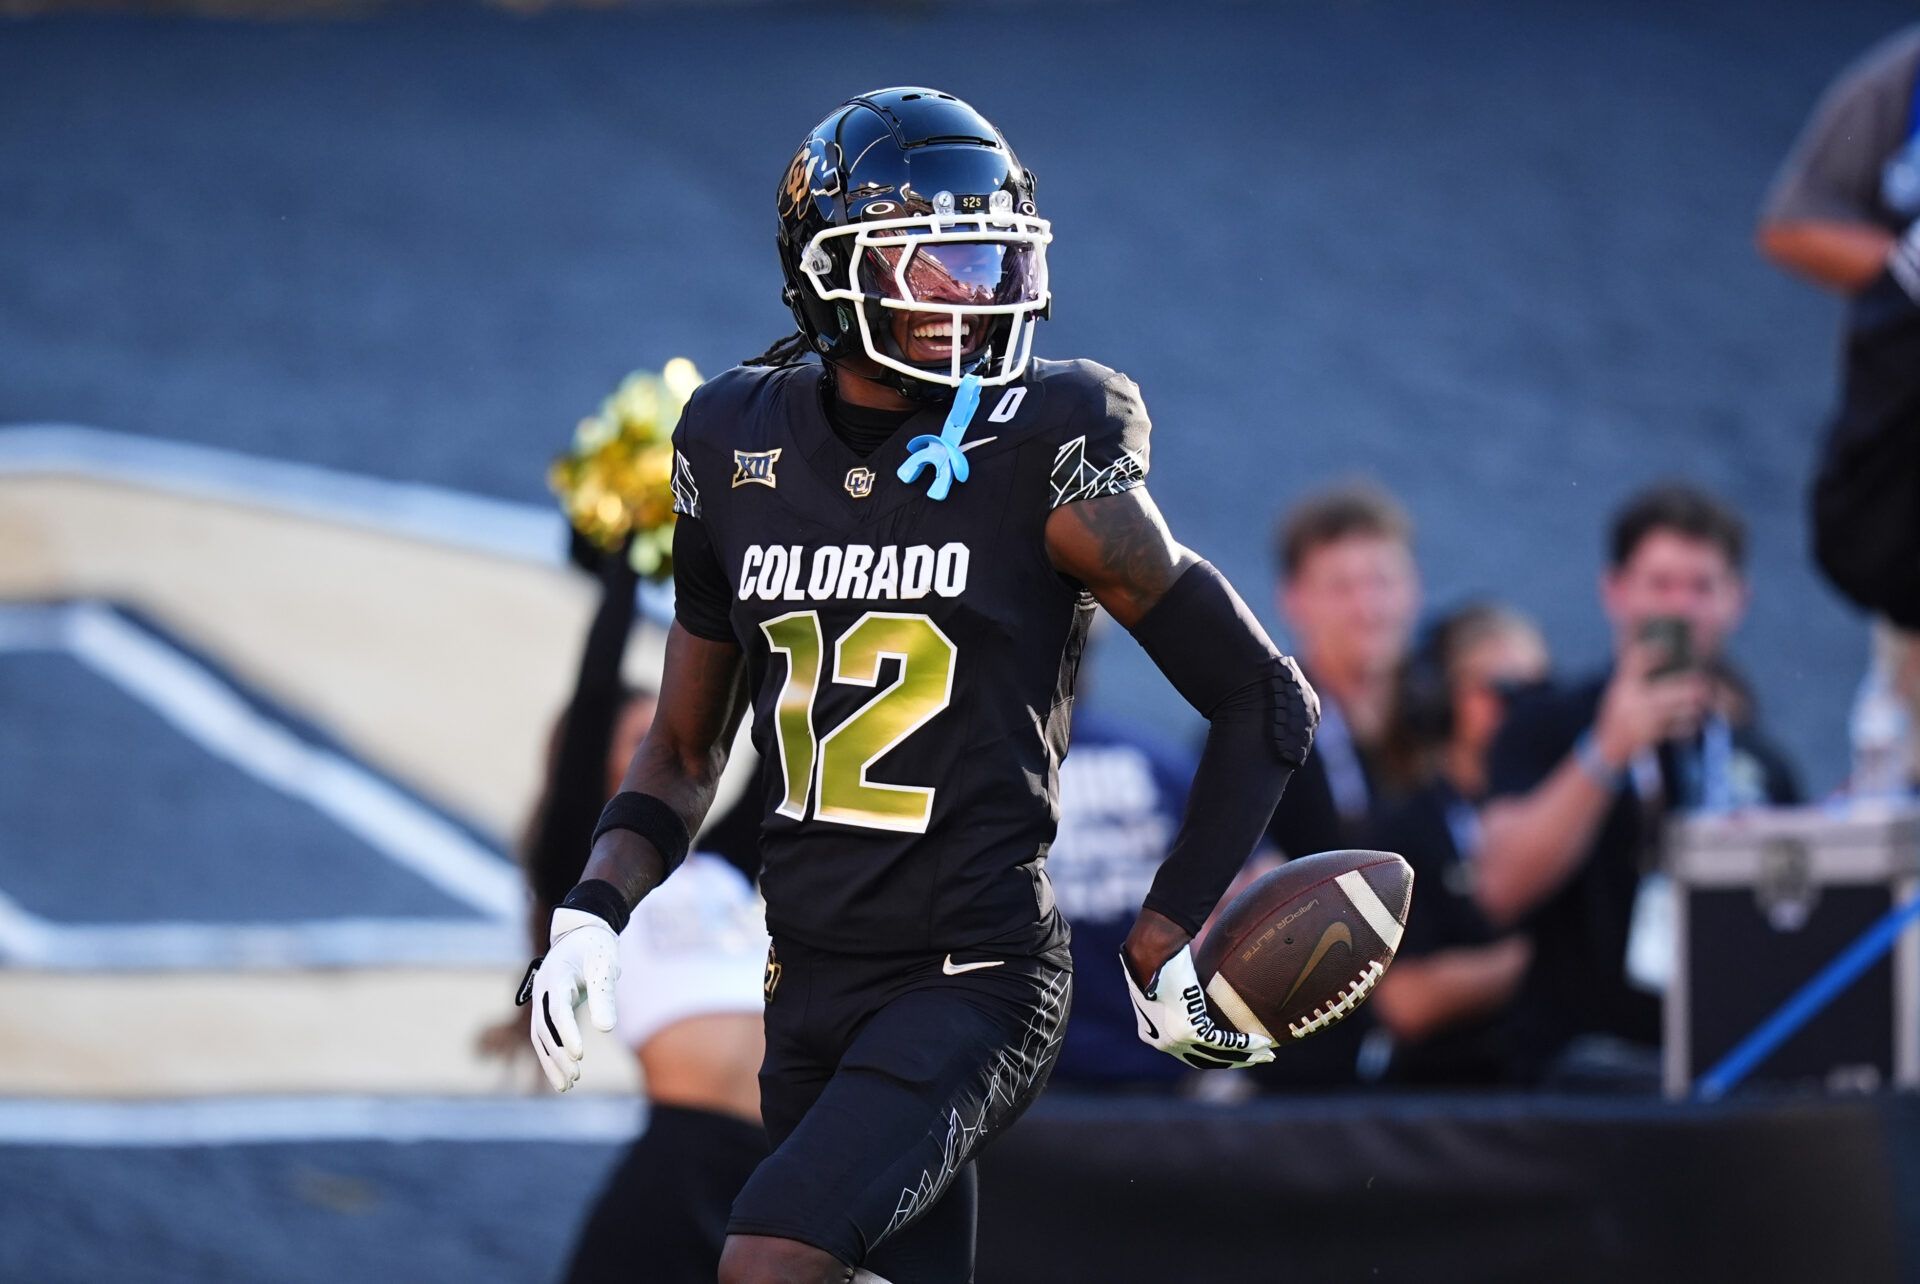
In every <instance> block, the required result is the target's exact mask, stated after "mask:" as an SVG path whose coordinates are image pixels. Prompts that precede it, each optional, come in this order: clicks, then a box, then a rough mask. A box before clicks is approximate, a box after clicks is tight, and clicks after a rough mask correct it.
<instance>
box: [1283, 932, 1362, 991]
mask: <svg viewBox="0 0 1920 1284" xmlns="http://www.w3.org/2000/svg"><path fill="white" fill-rule="evenodd" d="M1336 945H1344V946H1346V947H1347V948H1348V949H1352V948H1353V932H1352V931H1351V930H1350V929H1349V928H1348V927H1347V925H1346V924H1345V923H1329V924H1327V930H1326V931H1324V932H1322V933H1320V943H1319V944H1318V945H1315V946H1314V947H1313V953H1311V954H1309V955H1307V965H1306V966H1305V967H1303V968H1301V969H1300V977H1299V979H1298V980H1296V981H1295V982H1294V983H1293V989H1292V990H1288V991H1287V997H1286V998H1284V999H1282V1000H1280V1002H1281V1004H1282V1005H1285V1004H1287V1003H1290V1002H1292V1000H1293V996H1294V992H1295V991H1297V990H1298V989H1299V988H1300V987H1301V986H1302V985H1305V984H1306V981H1307V978H1308V977H1310V976H1312V975H1313V969H1314V968H1316V967H1319V966H1320V960H1321V959H1323V958H1325V957H1327V951H1328V950H1330V949H1332V948H1333V947H1334V946H1336Z"/></svg>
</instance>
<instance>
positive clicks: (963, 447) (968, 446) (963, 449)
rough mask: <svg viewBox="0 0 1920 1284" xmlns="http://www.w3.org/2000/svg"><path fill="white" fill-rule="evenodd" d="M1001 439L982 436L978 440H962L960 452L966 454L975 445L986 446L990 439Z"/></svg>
mask: <svg viewBox="0 0 1920 1284" xmlns="http://www.w3.org/2000/svg"><path fill="white" fill-rule="evenodd" d="M999 440H1000V439H999V438H998V437H982V438H980V440H978V441H968V442H962V443H961V444H960V453H961V454H963V455H964V454H966V453H967V452H968V451H969V450H972V449H973V448H974V447H975V446H984V445H986V444H987V443H988V442H990V441H999Z"/></svg>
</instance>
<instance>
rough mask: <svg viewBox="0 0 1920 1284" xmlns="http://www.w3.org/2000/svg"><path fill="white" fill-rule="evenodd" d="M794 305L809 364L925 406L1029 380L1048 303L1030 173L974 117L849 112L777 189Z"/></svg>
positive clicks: (1047, 234)
mask: <svg viewBox="0 0 1920 1284" xmlns="http://www.w3.org/2000/svg"><path fill="white" fill-rule="evenodd" d="M779 214H780V235H779V248H780V257H781V265H782V267H783V268H784V269H785V273H786V280H787V285H786V291H785V296H784V297H785V299H786V301H787V303H788V305H789V306H790V307H791V308H792V310H793V314H794V318H795V320H796V321H797V322H798V323H799V325H800V329H801V331H802V333H803V334H805V335H806V337H807V339H808V341H809V343H810V344H811V346H812V348H813V350H814V351H815V352H817V353H819V354H820V355H821V356H822V357H823V358H824V359H825V360H827V361H829V362H833V363H847V364H849V365H850V366H851V367H852V369H853V371H854V372H856V373H859V374H861V375H863V376H866V377H869V378H876V379H878V380H879V381H880V382H883V383H885V384H886V385H887V386H889V387H892V388H894V389H896V390H897V391H899V392H901V393H903V394H904V395H906V396H908V397H911V398H913V399H916V400H936V399H940V398H944V397H946V396H948V395H950V393H951V391H952V390H953V389H954V388H956V387H958V386H959V384H960V382H961V381H962V380H963V379H964V378H966V377H967V376H969V375H973V376H976V377H978V378H979V380H980V382H981V383H983V384H988V385H993V384H1005V383H1011V382H1013V381H1014V380H1016V379H1018V378H1020V376H1021V375H1022V374H1023V373H1024V372H1025V370H1026V367H1027V363H1028V361H1029V360H1030V359H1031V356H1032V351H1033V326H1034V323H1035V322H1036V321H1038V320H1040V319H1042V318H1043V317H1045V316H1046V315H1047V310H1048V307H1049V305H1050V303H1051V297H1052V296H1051V294H1050V292H1049V288H1048V282H1047V263H1046V247H1047V245H1048V243H1049V242H1050V241H1051V240H1052V239H1053V237H1052V232H1051V231H1050V229H1049V226H1048V224H1047V221H1046V220H1045V219H1043V218H1041V217H1039V214H1038V211H1037V210H1036V208H1035V206H1034V203H1033V175H1032V174H1031V173H1029V172H1028V171H1027V170H1026V169H1025V168H1023V167H1022V166H1021V164H1020V162H1019V160H1018V159H1016V158H1015V156H1014V155H1013V151H1012V149H1011V148H1009V147H1008V146H1007V143H1006V140H1005V139H1004V138H1002V137H1001V136H1000V134H999V131H997V130H995V129H994V127H993V126H992V125H991V124H990V123H988V122H987V121H986V119H985V118H984V117H982V116H980V114H979V113H978V112H976V111H974V110H973V109H972V108H971V107H968V106H967V105H966V104H965V103H962V102H960V101H959V100H957V99H955V98H953V97H951V96H950V95H947V94H942V93H939V92H938V91H935V90H930V89H886V90H879V91H876V92H874V93H871V94H863V95H861V96H860V97H857V98H854V99H850V100H849V101H848V102H847V103H846V104H844V105H843V106H842V107H840V108H839V109H838V110H836V111H835V112H834V113H833V114H832V115H830V116H828V117H827V119H826V120H824V121H822V122H821V123H820V124H819V125H818V126H817V127H815V129H814V130H813V132H812V133H811V134H810V135H809V136H808V137H807V139H806V141H805V142H803V143H802V144H801V146H800V150H799V151H798V152H797V153H796V154H795V156H794V158H793V161H792V163H791V164H790V165H789V166H788V169H787V172H786V176H785V177H784V179H783V180H782V182H781V186H780V200H779Z"/></svg>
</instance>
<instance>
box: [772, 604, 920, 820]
mask: <svg viewBox="0 0 1920 1284" xmlns="http://www.w3.org/2000/svg"><path fill="white" fill-rule="evenodd" d="M760 631H761V632H762V633H764V634H765V635H766V638H767V645H768V646H769V647H770V648H772V649H773V650H775V651H778V652H779V653H780V654H781V655H783V656H785V657H786V661H787V682H786V685H785V686H784V687H782V688H781V690H780V702H779V706H778V710H777V713H776V716H775V718H774V737H775V739H776V740H777V741H778V742H779V746H780V770H781V773H782V774H783V776H784V777H785V784H786V789H785V796H784V797H783V798H782V800H781V802H780V806H779V807H778V808H777V810H778V811H779V813H780V814H781V815H782V816H791V817H793V818H794V819H795V820H804V819H806V816H807V804H808V802H809V801H811V802H812V803H813V816H814V819H816V820H827V821H833V822H835V823H836V824H841V825H859V826H862V827H864V828H867V829H893V830H901V831H904V832H906V833H910V834H924V833H926V832H927V821H928V819H929V818H930V817H931V816H932V815H933V789H932V788H931V787H928V786H922V785H889V784H883V783H880V782H877V781H870V780H868V779H867V771H868V769H869V768H870V767H872V766H873V764H874V763H875V762H876V761H878V760H879V759H880V758H881V757H882V756H884V755H885V754H886V753H887V752H888V751H889V750H891V749H893V748H894V747H895V746H896V745H898V744H900V743H901V742H902V741H904V740H905V739H906V738H907V737H908V736H910V735H912V734H913V733H914V732H915V731H918V730H919V729H920V728H921V727H923V726H925V725H926V724H927V722H928V721H930V720H931V719H932V718H933V717H934V715H936V714H938V713H939V712H940V711H941V710H942V709H944V708H946V707H947V703H948V701H950V700H951V699H952V698H953V662H954V656H955V655H956V650H955V648H954V645H953V642H952V641H951V640H950V639H949V638H948V637H947V635H946V634H945V633H942V632H941V631H940V627H939V626H938V625H936V624H935V623H934V622H933V621H932V620H930V619H928V618H927V617H926V616H924V615H903V614H896V613H894V612H890V611H869V612H867V613H866V614H865V615H863V616H861V617H860V618H859V619H858V620H857V621H855V622H854V625H853V627H852V628H850V629H848V630H847V631H846V632H845V633H842V634H841V635H840V637H839V639H838V640H836V641H835V642H834V644H833V677H832V681H834V682H844V683H847V684H849V685H852V686H863V687H875V686H879V684H880V665H881V661H882V660H885V659H889V658H891V659H894V660H897V661H898V662H899V664H898V668H897V672H896V674H895V677H894V680H893V682H892V683H891V684H890V685H889V686H887V687H886V688H885V689H884V690H881V691H879V692H877V693H875V695H874V696H873V698H872V699H870V700H868V701H867V702H866V703H865V704H863V705H861V706H860V707H859V708H858V709H856V710H854V711H853V713H852V714H851V715H850V716H849V717H848V718H847V719H846V721H844V722H842V723H841V724H840V725H839V726H837V727H835V728H834V729H833V730H831V731H829V732H827V733H826V734H825V735H821V734H819V733H818V732H817V731H816V730H815V728H814V725H813V701H814V696H815V695H817V694H818V693H819V690H820V678H821V672H820V670H821V664H822V661H823V660H824V658H825V654H824V653H825V650H826V647H825V643H824V640H823V635H822V633H821V631H820V613H819V612H817V611H790V612H788V613H787V614H785V615H780V616H776V617H774V618H773V619H771V620H768V621H766V622H765V623H763V624H762V625H761V626H760Z"/></svg>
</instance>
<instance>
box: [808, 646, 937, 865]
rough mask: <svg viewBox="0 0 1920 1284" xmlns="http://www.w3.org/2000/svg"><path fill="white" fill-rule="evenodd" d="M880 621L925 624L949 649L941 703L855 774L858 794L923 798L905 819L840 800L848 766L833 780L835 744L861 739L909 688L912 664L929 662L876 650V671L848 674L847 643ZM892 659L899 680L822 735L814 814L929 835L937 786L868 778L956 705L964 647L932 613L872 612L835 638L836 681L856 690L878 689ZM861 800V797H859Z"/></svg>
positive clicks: (905, 653) (870, 756) (816, 762)
mask: <svg viewBox="0 0 1920 1284" xmlns="http://www.w3.org/2000/svg"><path fill="white" fill-rule="evenodd" d="M874 620H899V621H902V622H903V623H909V624H920V625H924V626H925V627H926V629H927V630H928V631H929V632H930V633H931V634H932V635H933V637H934V638H935V639H936V640H938V642H939V644H940V645H941V646H942V647H944V648H945V649H946V662H945V663H944V664H942V665H941V666H940V673H941V683H940V698H939V701H938V702H937V703H935V702H929V703H928V704H927V705H926V707H925V708H924V709H923V710H922V712H921V713H920V715H919V716H918V717H916V718H915V719H913V721H911V722H909V723H908V724H907V725H906V726H904V727H902V728H901V729H900V730H899V731H898V732H896V733H895V734H894V736H893V738H892V739H890V740H888V741H886V742H885V743H884V744H882V745H880V747H879V748H877V749H875V750H874V751H873V752H872V753H870V754H868V755H867V756H866V758H865V759H863V760H862V761H861V762H860V763H859V765H858V767H857V769H856V770H855V771H854V772H853V777H854V779H853V787H854V789H855V790H856V791H858V792H861V793H864V792H868V791H871V792H874V793H882V794H894V795H896V796H903V797H905V796H911V797H918V798H919V799H920V803H921V805H920V807H919V809H918V814H917V815H915V816H912V817H907V818H903V819H895V818H894V817H891V816H888V815H886V814H885V813H882V812H876V811H873V810H870V809H868V808H864V807H862V806H860V805H859V804H858V803H857V802H848V801H835V800H834V798H833V795H834V794H835V793H837V792H838V791H837V790H834V789H833V785H834V783H835V780H836V779H837V778H838V777H839V775H840V774H841V771H844V768H842V769H841V771H835V772H834V773H832V778H830V776H829V772H828V769H827V765H828V758H829V757H830V756H831V750H832V746H833V744H834V742H835V741H836V740H838V739H839V738H840V737H841V736H843V735H847V734H850V733H851V734H853V735H855V736H857V735H858V734H859V724H860V723H862V722H863V721H865V720H867V718H868V717H869V716H870V715H876V714H878V713H880V712H881V710H882V709H883V708H884V707H885V706H886V705H887V703H888V702H889V699H890V697H892V696H893V694H894V693H895V692H897V691H899V690H900V688H901V687H903V686H905V685H906V682H907V673H908V668H909V666H911V665H913V664H914V663H915V661H921V662H924V661H925V660H926V659H927V657H926V656H923V655H916V654H914V653H912V652H910V651H889V650H884V649H880V648H879V647H877V646H876V648H875V650H874V653H873V668H872V671H871V672H869V673H866V674H865V675H862V674H857V673H848V672H847V671H846V647H847V644H848V643H849V642H851V641H853V640H854V639H855V638H856V637H858V636H859V635H860V633H861V632H862V631H863V630H864V629H865V628H866V627H867V625H868V624H870V623H871V622H873V621H874ZM888 657H892V658H893V659H895V660H897V661H899V664H898V665H897V666H896V667H895V672H894V678H893V681H892V682H891V683H890V684H888V686H887V687H886V688H885V689H884V690H881V691H878V692H876V693H875V694H874V696H873V698H872V699H870V700H868V701H867V702H866V703H865V704H863V705H861V706H860V707H859V708H858V709H855V710H854V711H853V712H852V713H851V714H849V715H848V716H847V718H846V719H845V720H844V721H842V722H841V723H840V725H839V726H837V727H835V728H834V729H833V730H832V731H829V732H827V734H826V735H824V736H821V737H820V749H819V752H818V753H816V754H815V755H814V766H813V770H814V775H815V778H816V781H817V788H816V792H815V793H814V806H813V814H814V818H815V819H816V820H823V821H827V822H829V823H831V824H837V825H855V826H859V827H860V828H863V829H885V830H891V831H893V832H896V833H906V834H924V833H926V832H927V825H928V823H929V822H930V821H931V820H932V819H933V796H934V792H935V787H934V786H931V785H892V784H887V783H886V782H884V781H874V780H868V779H867V772H868V770H869V769H870V768H872V766H873V764H874V763H876V762H878V761H879V760H880V759H882V758H884V757H886V756H887V755H888V754H889V753H891V752H893V750H894V749H896V748H898V747H899V746H900V745H901V744H903V743H905V741H906V739H907V737H909V736H911V735H912V734H913V733H914V732H916V731H918V730H919V729H920V728H922V727H924V726H926V725H927V723H929V722H931V721H933V719H935V718H936V717H938V716H939V715H940V714H941V713H942V712H944V711H945V710H946V708H947V706H948V705H950V704H952V703H953V671H954V668H955V667H956V662H957V661H958V660H959V657H960V648H959V647H957V646H955V645H954V643H953V639H952V638H950V637H948V636H947V635H946V633H945V632H944V631H943V630H942V629H941V628H940V626H939V625H938V624H935V623H934V622H933V620H932V619H931V618H930V617H928V616H926V615H923V614H918V613H914V612H906V611H868V612H867V613H866V614H865V615H862V616H861V617H860V618H859V619H858V620H856V621H854V623H853V627H852V628H849V629H848V630H846V632H844V633H842V634H841V635H840V636H839V637H838V638H836V639H835V640H834V644H833V680H834V681H835V682H844V683H846V684H848V685H850V686H862V687H876V686H878V685H879V683H880V666H881V662H882V661H884V660H886V659H887V658H888ZM856 752H857V750H856ZM857 796H858V795H857V794H856V797H857Z"/></svg>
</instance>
